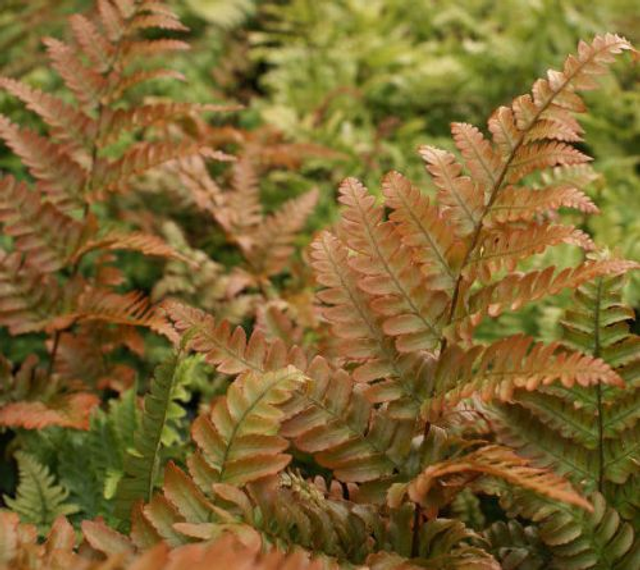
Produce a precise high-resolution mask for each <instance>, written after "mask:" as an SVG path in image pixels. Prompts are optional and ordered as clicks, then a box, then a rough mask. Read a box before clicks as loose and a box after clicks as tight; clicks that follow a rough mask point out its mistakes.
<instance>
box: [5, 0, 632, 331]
mask: <svg viewBox="0 0 640 570" xmlns="http://www.w3.org/2000/svg"><path fill="white" fill-rule="evenodd" d="M170 3H171V4H172V7H173V8H175V9H176V10H177V11H178V12H179V13H180V15H181V16H182V18H183V21H184V22H185V23H186V24H187V25H188V26H189V28H190V29H191V34H190V35H189V41H190V43H191V44H192V49H191V51H189V52H185V53H184V55H181V56H180V57H176V59H175V61H173V62H171V66H172V67H175V69H177V70H179V71H180V72H181V73H183V74H184V75H185V78H186V84H185V85H186V87H185V86H180V85H179V86H178V87H176V86H175V84H171V85H169V84H168V83H167V85H166V86H165V85H163V84H162V83H160V84H159V85H158V86H156V87H158V88H159V90H160V93H161V95H163V96H166V97H171V98H172V99H178V100H190V101H199V102H212V101H214V102H220V101H230V102H239V103H241V104H242V105H243V106H244V109H243V110H242V111H240V112H238V113H233V114H226V115H222V116H214V117H212V118H211V124H212V126H220V125H232V126H233V127H236V128H238V129H241V130H243V131H247V132H252V131H257V132H264V129H265V128H266V129H269V130H270V132H276V133H278V135H277V136H278V137H280V139H281V140H284V141H287V142H290V143H302V144H308V143H312V144H314V145H320V146H322V147H325V148H327V149H330V150H332V151H336V152H333V153H329V152H327V153H322V152H315V153H313V152H312V153H309V156H307V157H305V159H304V160H302V161H297V160H296V161H295V162H296V164H295V168H290V167H286V168H284V167H279V168H269V169H266V170H265V171H264V172H262V173H261V182H260V184H261V192H262V197H263V200H264V205H265V209H266V211H267V212H269V211H272V210H273V209H274V208H276V207H277V206H278V205H280V204H281V203H283V202H284V201H285V200H287V199H289V198H291V197H292V196H297V195H300V194H301V193H302V192H304V191H307V190H308V189H310V188H311V187H318V188H319V189H320V204H319V206H318V208H317V209H316V213H315V214H314V216H313V217H312V219H311V222H310V223H309V224H308V226H307V228H308V231H307V233H306V234H305V235H303V236H301V238H300V239H299V240H298V241H299V245H300V246H304V245H305V243H307V242H308V241H309V239H310V236H311V233H312V232H313V231H315V230H316V229H318V228H320V227H323V226H326V225H328V224H330V223H332V221H333V220H334V218H335V213H336V209H335V192H336V188H337V186H338V184H339V182H340V180H341V179H342V178H344V177H345V176H357V177H360V178H362V179H363V180H364V181H365V182H366V183H367V184H368V185H369V186H370V187H371V188H373V189H376V188H377V187H378V184H379V180H380V176H381V175H382V174H383V173H384V172H386V171H388V170H391V169H397V170H400V171H402V172H403V173H405V174H407V175H409V176H410V177H411V178H412V179H414V181H416V182H418V183H419V184H421V185H422V186H423V187H424V188H425V190H426V191H430V190H429V186H428V183H427V179H426V176H425V175H424V172H423V169H422V166H421V162H420V159H419V157H418V156H417V154H416V152H415V150H416V148H417V146H418V145H419V144H426V143H428V144H433V145H438V146H443V147H447V146H448V145H450V139H449V136H448V131H449V124H450V123H451V122H452V121H465V122H471V123H474V124H477V125H480V126H481V125H484V124H485V122H486V119H487V118H488V116H489V115H490V113H491V111H492V110H493V109H494V108H495V107H497V106H498V105H500V104H503V103H506V102H508V101H509V100H510V99H511V98H513V97H514V96H515V95H518V94H519V93H521V92H524V91H525V90H526V89H527V88H528V87H529V86H530V84H531V83H532V82H533V81H534V80H535V79H536V78H537V77H539V76H541V75H543V74H544V72H545V71H546V69H548V68H550V67H556V66H558V65H560V64H561V62H562V59H563V58H564V56H565V55H566V54H567V53H569V52H571V51H572V50H573V49H574V48H575V45H576V43H577V41H578V39H579V38H586V39H590V38H591V37H592V36H593V35H594V34H595V33H598V32H605V31H611V32H617V33H620V34H623V35H626V36H627V37H629V39H631V40H632V41H633V42H635V43H636V44H637V43H638V40H639V39H640V38H639V37H638V36H639V30H640V25H639V24H640V13H639V12H638V10H637V2H636V1H634V0H593V1H591V2H584V1H582V0H500V1H499V2H498V1H495V0H456V1H453V0H323V1H319V0H262V1H261V0H173V1H172V2H170ZM91 5H92V2H90V1H89V0H0V73H2V74H3V75H9V76H12V77H21V78H22V79H24V80H27V81H28V82H31V83H33V84H34V85H38V86H42V87H46V88H52V87H53V88H54V89H55V87H56V84H55V81H56V79H55V78H54V76H53V74H52V73H50V72H49V71H48V70H47V68H46V64H45V60H44V57H43V50H42V47H41V45H40V43H39V38H40V37H42V36H47V35H54V36H59V35H61V34H63V33H64V20H65V17H66V16H67V15H69V14H70V13H73V12H75V11H86V10H89V9H90V8H91ZM638 78H639V75H638V68H637V66H635V68H634V66H620V67H618V71H617V73H615V74H614V75H613V76H612V77H610V78H608V79H607V80H606V81H605V88H604V89H603V90H599V91H597V92H596V93H595V94H594V95H592V96H590V97H588V103H589V108H590V114H589V115H588V117H587V119H586V120H585V122H584V125H585V128H586V131H587V132H586V139H587V140H588V141H589V143H588V145H585V147H586V151H587V152H588V153H590V154H591V155H592V156H594V158H595V161H594V166H595V168H596V170H597V171H598V172H599V173H601V175H602V176H601V177H600V178H599V179H598V180H596V181H594V183H593V184H592V188H591V195H592V197H593V198H594V200H595V201H596V203H597V204H598V205H599V206H600V207H601V209H602V214H601V215H600V216H597V217H593V218H592V219H591V220H589V222H588V225H587V226H585V222H584V221H583V220H580V219H576V223H578V224H579V225H582V226H583V227H585V229H588V230H589V231H590V232H591V233H592V234H593V235H594V236H595V238H596V240H597V242H598V243H599V244H600V245H603V246H606V247H608V248H610V249H612V250H614V251H615V252H617V253H619V254H620V255H622V256H625V257H628V258H632V259H640V217H639V216H638V213H639V212H640V192H639V184H638V182H639V171H640V170H639V169H640V164H639V159H640V155H639V152H640V150H639V149H640V94H639V92H638V89H637V87H638ZM157 93H158V89H155V96H157ZM132 96H133V97H139V98H143V97H145V96H146V94H145V93H144V92H137V93H133V94H132ZM2 97H3V96H0V110H1V111H2V112H3V113H5V114H8V115H9V116H13V117H19V118H20V120H21V121H23V120H24V116H26V115H23V114H22V110H21V108H20V107H19V105H17V104H16V103H15V101H13V100H10V99H9V98H2ZM231 146H232V147H233V145H231ZM231 150H234V148H231ZM0 169H2V170H3V171H10V172H13V173H14V174H16V175H18V176H20V175H22V174H21V171H20V166H19V164H18V162H17V161H15V159H13V158H11V157H10V155H9V153H8V152H7V151H6V149H5V148H4V147H2V148H0ZM162 207H163V206H162V202H159V205H158V208H159V210H158V216H159V217H160V216H164V214H163V213H162V211H161V209H162ZM164 208H165V210H171V208H172V207H171V204H170V203H169V204H166V203H165V204H164ZM104 215H108V213H105V214H104ZM172 217H173V218H175V216H172ZM178 221H180V220H178ZM182 221H183V222H184V220H182ZM163 223H164V222H163ZM198 223H199V224H200V227H198ZM194 224H195V225H194ZM158 225H159V224H158ZM181 225H182V227H183V228H185V227H188V228H189V229H190V233H191V234H192V235H196V236H200V240H199V243H198V244H196V245H197V247H198V249H202V250H204V251H205V253H206V254H207V255H209V257H211V258H212V259H215V260H216V262H219V263H222V264H223V265H224V264H233V263H235V261H234V258H233V256H231V257H229V255H228V251H227V249H228V248H227V249H225V247H224V245H221V243H222V241H221V240H222V238H220V236H218V237H216V234H215V231H214V230H212V229H210V227H209V225H210V220H200V222H196V221H194V220H193V219H189V223H188V224H187V225H186V226H185V225H184V223H183V224H181ZM203 236H204V237H203ZM189 238H190V236H186V238H185V239H187V241H189V242H190V244H191V247H193V246H194V243H193V240H191V239H189ZM181 239H182V238H181ZM571 255H572V252H571V251H570V250H569V249H567V251H566V257H565V254H563V255H562V256H557V255H556V257H557V259H555V260H554V261H555V262H557V264H558V265H565V264H567V262H568V260H569V259H570V256H571ZM225 256H226V257H225ZM123 263H130V266H131V270H130V274H131V279H132V281H133V282H134V284H135V285H136V286H138V287H141V288H145V289H147V290H149V291H150V290H151V288H152V287H153V283H154V281H156V280H157V279H158V277H159V275H160V273H159V272H160V271H161V270H159V269H158V267H155V266H149V267H147V266H140V264H139V263H138V260H137V259H136V260H133V261H127V260H126V259H124V260H123ZM627 298H628V300H629V301H630V302H631V303H632V304H633V305H634V306H635V307H636V308H638V307H640V276H638V275H636V276H634V278H633V279H632V280H630V283H629V285H628V287H627ZM559 313H560V309H557V308H551V307H547V306H536V307H532V308H529V309H528V310H527V311H526V312H525V313H524V314H515V315H507V316H505V317H504V318H503V319H502V320H501V321H500V322H499V324H498V326H497V327H496V329H495V330H487V331H481V334H483V335H485V336H487V337H492V336H494V335H499V336H504V335H505V334H507V333H508V332H511V330H512V329H513V330H523V329H524V330H526V331H527V332H530V333H532V334H536V335H538V336H543V337H549V336H553V335H554V331H555V327H556V326H557V319H558V314H559ZM494 326H495V325H494ZM498 329H499V330H498Z"/></svg>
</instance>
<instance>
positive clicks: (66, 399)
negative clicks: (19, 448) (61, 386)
mask: <svg viewBox="0 0 640 570" xmlns="http://www.w3.org/2000/svg"><path fill="white" fill-rule="evenodd" d="M99 403H100V400H99V399H98V397H97V396H95V395H94V394H89V393H87V392H81V393H75V394H63V395H59V396H55V397H53V398H50V399H49V400H48V401H46V402H41V401H21V402H13V403H9V404H3V405H2V406H0V425H2V426H7V427H12V428H23V429H29V430H33V429H43V428H46V427H49V426H60V427H65V428H72V429H82V430H86V429H89V415H90V414H91V412H92V411H93V409H94V408H95V407H96V406H97V405H98V404H99Z"/></svg>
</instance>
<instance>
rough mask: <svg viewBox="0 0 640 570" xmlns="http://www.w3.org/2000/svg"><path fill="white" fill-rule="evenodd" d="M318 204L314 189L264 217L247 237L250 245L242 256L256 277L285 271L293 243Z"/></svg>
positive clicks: (316, 193)
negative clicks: (244, 256) (245, 258)
mask: <svg viewBox="0 0 640 570" xmlns="http://www.w3.org/2000/svg"><path fill="white" fill-rule="evenodd" d="M317 201H318V191H317V190H315V189H314V190H310V191H309V192H307V193H306V194H303V195H302V196H299V197H298V198H292V199H291V200H289V201H287V202H285V203H284V204H283V205H282V206H281V207H280V208H279V209H278V210H277V211H276V212H274V213H273V214H271V215H269V216H267V217H266V218H265V219H264V220H263V221H262V223H261V224H260V225H258V226H257V227H256V228H255V230H254V231H253V232H252V233H251V234H250V235H249V240H250V241H249V244H250V245H249V247H248V249H247V250H246V253H245V255H246V257H247V260H248V261H249V264H250V265H251V267H252V270H253V271H254V272H255V273H256V274H257V275H258V276H262V277H269V276H272V275H277V274H278V273H280V272H282V271H283V270H284V268H285V267H286V266H287V264H288V263H289V259H290V257H291V254H292V253H293V251H294V248H293V245H292V242H293V240H294V238H295V236H296V234H297V233H298V232H299V231H300V230H301V229H302V228H303V226H304V224H305V223H306V221H307V218H308V217H309V215H310V214H311V212H312V211H313V209H314V208H315V206H316V202H317Z"/></svg>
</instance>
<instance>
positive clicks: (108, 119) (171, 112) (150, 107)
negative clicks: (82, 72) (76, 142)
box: [99, 40, 237, 146]
mask: <svg viewBox="0 0 640 570" xmlns="http://www.w3.org/2000/svg"><path fill="white" fill-rule="evenodd" d="M158 41H160V40H158ZM234 109H237V107H233V106H230V105H213V104H208V105H195V104H192V103H153V104H146V105H140V106H138V107H133V108H131V109H116V110H115V111H112V112H105V119H104V124H105V126H104V127H103V133H102V139H101V140H100V141H99V144H100V145H101V146H102V145H108V144H111V143H113V142H116V141H117V140H118V138H119V137H120V136H122V135H123V134H124V133H129V132H132V131H136V130H138V129H145V128H148V127H151V126H162V125H166V124H167V123H170V122H172V121H175V120H176V119H178V118H181V117H185V116H189V115H194V114H198V115H199V114H201V113H204V112H221V111H231V110H234Z"/></svg>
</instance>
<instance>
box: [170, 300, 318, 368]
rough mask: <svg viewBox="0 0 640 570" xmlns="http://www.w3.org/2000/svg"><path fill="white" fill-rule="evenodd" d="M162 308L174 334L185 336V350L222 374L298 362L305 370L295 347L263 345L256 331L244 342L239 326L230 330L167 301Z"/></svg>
mask: <svg viewBox="0 0 640 570" xmlns="http://www.w3.org/2000/svg"><path fill="white" fill-rule="evenodd" d="M163 309H164V311H165V312H166V314H167V317H168V318H169V320H170V321H171V326H172V327H173V329H174V330H175V332H176V334H178V335H184V334H188V335H189V338H188V342H187V347H188V348H189V349H191V350H195V351H197V352H201V353H203V354H204V355H205V358H206V359H207V362H209V363H210V364H213V365H214V366H216V368H217V369H218V370H219V371H220V372H224V373H225V374H239V373H241V372H245V371H252V372H264V371H269V370H278V369H279V368H284V367H285V366H287V364H297V363H300V366H299V368H301V369H303V370H304V369H305V368H306V364H305V363H304V362H305V359H304V354H302V353H300V351H299V350H296V348H295V347H294V348H292V349H291V350H288V349H287V347H286V345H285V344H284V343H283V342H282V341H278V340H276V341H275V342H273V343H267V342H266V340H265V338H264V336H263V335H262V334H261V333H260V332H258V331H256V332H254V333H253V334H252V335H251V336H250V338H249V340H248V341H247V335H246V333H245V331H244V329H243V328H242V327H235V328H232V327H231V325H230V324H229V323H228V322H227V321H222V322H220V323H217V322H216V320H215V319H214V318H213V317H212V316H211V315H207V314H206V313H204V312H202V311H199V310H198V309H194V308H191V307H187V306H185V305H182V304H181V303H177V302H175V301H167V302H165V303H164V304H163Z"/></svg>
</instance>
